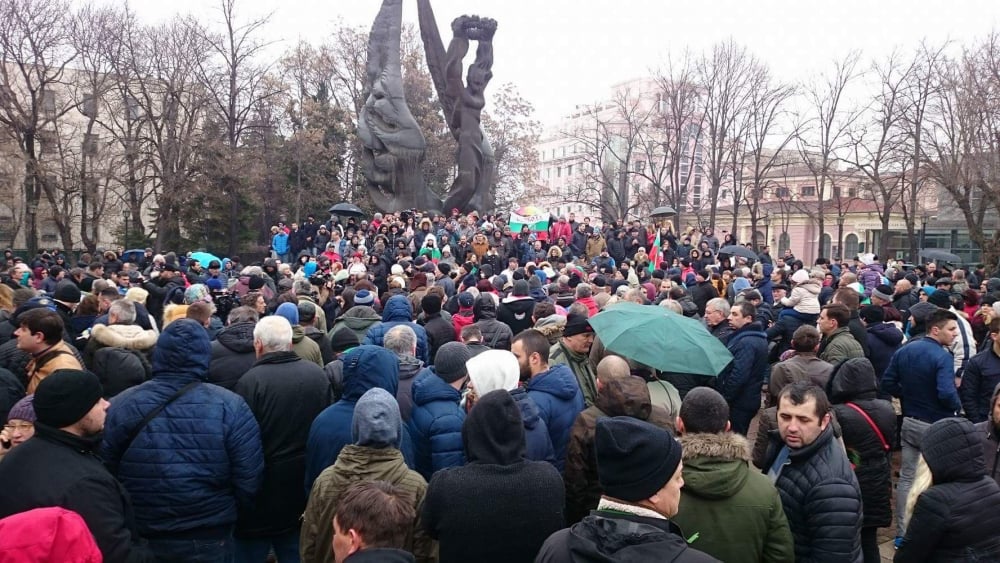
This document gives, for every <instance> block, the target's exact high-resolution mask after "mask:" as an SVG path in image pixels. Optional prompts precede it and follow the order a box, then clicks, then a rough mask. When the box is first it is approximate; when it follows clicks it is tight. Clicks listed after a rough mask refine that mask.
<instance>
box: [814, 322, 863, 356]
mask: <svg viewBox="0 0 1000 563" xmlns="http://www.w3.org/2000/svg"><path fill="white" fill-rule="evenodd" d="M867 338H868V335H867V333H865V339H866V340H867ZM864 357H865V352H864V349H863V348H861V344H859V343H858V341H857V340H855V338H854V336H852V335H851V329H849V328H848V327H846V326H844V327H840V328H838V329H837V330H835V331H833V333H832V334H830V336H824V337H823V340H821V341H820V345H819V358H820V359H821V360H823V361H824V362H829V363H831V364H834V365H836V364H838V363H840V362H842V361H844V360H847V359H850V358H864Z"/></svg>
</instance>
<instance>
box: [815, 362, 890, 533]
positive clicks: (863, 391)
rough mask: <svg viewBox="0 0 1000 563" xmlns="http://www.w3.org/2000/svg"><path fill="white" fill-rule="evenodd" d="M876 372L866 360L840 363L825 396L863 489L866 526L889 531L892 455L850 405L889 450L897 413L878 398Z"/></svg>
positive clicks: (862, 496)
mask: <svg viewBox="0 0 1000 563" xmlns="http://www.w3.org/2000/svg"><path fill="white" fill-rule="evenodd" d="M875 381H876V380H875V370H874V368H873V367H872V364H871V362H870V361H868V360H867V359H865V358H853V359H850V360H846V361H845V362H843V363H841V364H840V365H838V366H837V367H836V369H834V370H833V373H831V374H830V380H829V381H828V382H827V386H826V394H827V396H828V397H829V398H830V402H831V403H833V412H834V414H835V415H836V416H837V422H838V423H839V424H840V430H841V437H842V438H843V440H844V446H845V447H846V448H847V457H848V458H850V460H851V464H852V465H853V466H854V474H855V475H856V476H857V477H858V484H859V485H860V486H861V499H862V500H863V501H864V506H865V519H864V524H863V526H864V527H865V528H868V527H873V526H875V527H880V528H881V527H886V526H889V524H890V523H891V522H892V506H891V497H892V476H891V472H892V468H891V467H890V456H891V451H886V449H885V448H883V447H882V441H881V440H879V437H878V434H877V433H876V431H875V430H874V429H873V428H872V425H871V424H869V423H868V421H867V420H865V418H864V416H862V415H861V413H859V412H858V411H856V410H855V409H854V408H853V407H851V406H849V405H848V404H847V403H851V404H853V405H856V406H857V407H858V408H860V409H861V410H862V411H864V413H865V414H867V415H868V417H869V418H871V419H872V421H873V422H874V423H875V425H876V426H877V427H878V431H879V432H881V433H882V437H883V438H884V439H885V441H886V443H887V444H889V445H890V446H891V445H892V444H893V443H894V442H893V441H894V440H895V438H896V413H895V412H894V411H893V410H892V403H890V402H889V401H886V400H884V399H878V398H876V388H877V386H876V383H875Z"/></svg>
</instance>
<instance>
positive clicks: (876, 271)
mask: <svg viewBox="0 0 1000 563" xmlns="http://www.w3.org/2000/svg"><path fill="white" fill-rule="evenodd" d="M884 276H885V270H883V269H882V264H879V263H878V262H872V263H871V264H869V265H867V266H865V267H864V268H862V269H861V271H860V272H858V282H860V283H861V285H863V286H864V287H865V297H871V296H872V290H873V289H875V288H876V287H878V286H879V284H880V283H882V278H883V277H884Z"/></svg>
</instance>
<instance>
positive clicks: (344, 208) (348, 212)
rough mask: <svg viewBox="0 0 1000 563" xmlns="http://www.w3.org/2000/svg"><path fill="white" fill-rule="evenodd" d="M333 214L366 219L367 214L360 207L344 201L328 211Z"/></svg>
mask: <svg viewBox="0 0 1000 563" xmlns="http://www.w3.org/2000/svg"><path fill="white" fill-rule="evenodd" d="M328 211H329V212H330V213H331V214H334V215H341V216H344V217H364V216H365V212H364V211H362V210H361V208H360V207H358V206H357V205H354V204H353V203H347V202H346V201H342V202H340V203H338V204H336V205H334V206H333V207H331V208H330V209H329V210H328Z"/></svg>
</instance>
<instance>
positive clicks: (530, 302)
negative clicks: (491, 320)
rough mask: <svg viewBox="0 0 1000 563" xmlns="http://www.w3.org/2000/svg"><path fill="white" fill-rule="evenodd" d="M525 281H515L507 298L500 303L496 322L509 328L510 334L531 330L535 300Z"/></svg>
mask: <svg viewBox="0 0 1000 563" xmlns="http://www.w3.org/2000/svg"><path fill="white" fill-rule="evenodd" d="M530 293H531V287H530V285H529V284H528V281H527V280H517V281H515V282H514V287H513V289H512V291H511V293H510V295H509V296H507V297H505V298H504V299H502V300H501V301H500V308H499V309H498V310H497V320H499V321H500V322H502V323H504V324H505V325H507V326H509V327H510V331H511V333H512V334H517V333H519V332H521V331H522V330H526V329H529V328H531V323H532V320H531V315H532V313H533V312H534V310H535V300H534V299H533V298H532V297H531V295H530Z"/></svg>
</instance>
